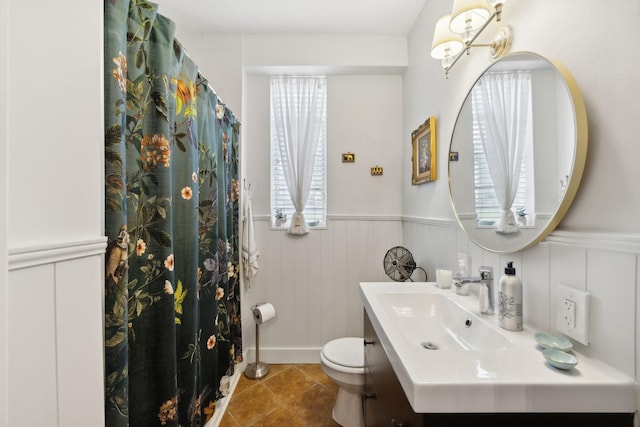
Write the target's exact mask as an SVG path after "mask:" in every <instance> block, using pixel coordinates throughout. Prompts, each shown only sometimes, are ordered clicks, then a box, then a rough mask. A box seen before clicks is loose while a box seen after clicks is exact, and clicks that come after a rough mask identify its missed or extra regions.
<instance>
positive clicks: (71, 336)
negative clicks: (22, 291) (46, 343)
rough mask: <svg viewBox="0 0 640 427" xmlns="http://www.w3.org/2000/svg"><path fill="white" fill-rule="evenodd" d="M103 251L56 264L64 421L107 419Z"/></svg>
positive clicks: (78, 422)
mask: <svg viewBox="0 0 640 427" xmlns="http://www.w3.org/2000/svg"><path fill="white" fill-rule="evenodd" d="M103 257H104V256H103V255H102V254H101V255H99V256H93V257H87V258H80V259H73V260H70V261H64V262H58V263H56V265H55V270H56V271H55V283H56V300H55V305H56V338H57V361H58V367H57V369H58V410H59V417H60V426H61V427H62V426H78V427H80V426H98V425H101V424H103V423H104V397H103V396H104V365H103V347H104V340H103V333H102V331H103V324H102V313H103V311H104V310H103V298H104V297H103V290H102V288H103V287H102V285H101V276H102V274H100V273H101V272H102V271H104V268H103V265H104V264H103V262H102V260H103Z"/></svg>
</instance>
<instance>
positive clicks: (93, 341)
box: [8, 237, 106, 427]
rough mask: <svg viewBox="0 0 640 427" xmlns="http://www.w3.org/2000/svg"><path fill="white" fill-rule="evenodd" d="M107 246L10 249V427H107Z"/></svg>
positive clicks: (94, 242) (101, 240) (96, 243)
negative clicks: (105, 326)
mask: <svg viewBox="0 0 640 427" xmlns="http://www.w3.org/2000/svg"><path fill="white" fill-rule="evenodd" d="M104 240H105V239H104V238H101V237H99V238H96V239H92V240H90V241H84V242H79V243H77V244H71V243H67V242H61V243H59V244H58V245H55V244H52V245H50V244H48V245H46V246H41V247H33V248H31V249H29V250H27V249H13V250H11V249H10V250H9V283H8V295H9V303H8V307H9V310H8V326H9V327H8V329H9V334H8V359H9V369H8V371H9V378H8V385H9V387H8V388H9V390H10V391H11V392H10V393H9V405H8V408H9V414H8V420H9V421H8V422H9V425H11V426H54V427H85V426H96V427H99V426H102V425H104V362H103V342H104V340H103V323H102V318H103V311H104V310H103V287H104V273H103V272H104V261H103V260H104V249H105V246H106V244H105V241H104ZM83 254H84V256H83Z"/></svg>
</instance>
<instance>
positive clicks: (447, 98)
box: [403, 0, 640, 378]
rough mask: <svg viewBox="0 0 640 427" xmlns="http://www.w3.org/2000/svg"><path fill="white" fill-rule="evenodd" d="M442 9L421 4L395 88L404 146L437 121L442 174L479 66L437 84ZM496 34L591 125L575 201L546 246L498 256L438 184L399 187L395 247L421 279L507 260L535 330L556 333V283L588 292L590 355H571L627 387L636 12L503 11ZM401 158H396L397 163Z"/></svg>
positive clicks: (638, 173) (639, 59)
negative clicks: (569, 93)
mask: <svg viewBox="0 0 640 427" xmlns="http://www.w3.org/2000/svg"><path fill="white" fill-rule="evenodd" d="M448 8H449V4H448V3H447V2H440V1H435V0H430V1H428V2H427V4H426V6H425V8H424V10H423V12H422V14H421V15H420V17H419V18H418V21H417V22H416V25H415V27H414V29H413V31H412V33H411V34H410V36H409V63H410V66H409V69H408V70H407V72H406V73H405V76H404V118H405V120H404V134H405V135H407V134H409V133H410V132H411V131H412V130H413V129H415V128H416V127H417V125H418V124H419V123H420V122H421V120H424V118H425V117H427V116H429V115H435V116H436V117H437V118H438V120H439V124H440V126H439V131H438V138H439V148H440V155H439V156H438V157H439V158H438V161H439V162H440V165H441V167H440V169H441V170H444V169H445V165H446V162H447V159H446V152H447V151H448V143H449V139H450V137H451V133H452V129H453V126H454V122H455V118H456V115H457V112H458V108H459V105H461V103H462V101H463V100H464V97H465V96H466V93H467V92H468V90H469V88H470V87H471V85H472V84H473V82H474V81H475V79H476V78H477V76H478V75H479V74H480V73H481V72H482V71H483V70H484V69H485V68H486V67H487V66H488V65H489V62H488V60H487V57H486V52H483V51H482V50H481V49H477V51H475V52H473V53H472V55H471V56H469V57H465V58H463V59H462V60H461V61H460V62H459V63H458V64H457V65H456V66H455V67H454V69H453V70H452V71H451V73H450V77H449V79H448V80H447V79H445V78H444V75H443V73H442V70H441V68H440V65H439V63H438V62H437V61H435V60H433V59H431V57H430V56H429V48H430V44H431V40H432V32H433V27H434V24H435V21H436V20H437V18H438V17H439V16H441V15H444V14H445V13H448ZM502 24H508V25H511V26H512V27H513V30H514V40H513V47H512V51H532V52H536V53H539V54H542V55H544V56H547V57H550V58H554V59H557V60H559V61H560V62H562V63H563V64H564V65H565V66H567V67H568V69H569V70H570V71H571V72H572V74H573V76H574V77H575V79H576V81H577V82H578V85H579V86H580V88H581V90H582V93H583V96H584V98H585V103H586V107H587V115H588V119H589V153H588V157H587V165H586V170H585V174H584V177H583V180H582V184H581V187H580V189H579V191H578V194H577V196H576V199H575V201H574V203H573V205H572V207H571V209H570V210H569V212H568V214H567V216H566V217H565V219H564V221H563V222H562V223H561V224H560V226H559V227H558V230H557V231H556V232H554V233H552V235H551V236H550V237H549V238H548V239H546V241H545V242H544V243H541V244H539V245H537V246H535V247H533V248H531V249H529V250H527V251H523V252H520V253H516V254H507V255H497V254H494V253H490V252H486V251H483V250H481V249H480V248H478V247H477V246H475V245H474V244H473V243H470V242H469V240H468V239H467V237H466V236H465V234H464V233H463V232H462V231H461V230H460V229H459V227H458V225H457V223H456V222H455V219H454V218H455V217H454V214H453V211H452V209H451V207H450V202H449V197H448V194H447V191H448V190H447V180H446V176H444V177H443V179H439V180H438V181H436V182H435V183H432V184H425V185H422V186H419V187H411V186H409V185H407V184H405V185H404V214H405V216H406V217H405V220H406V221H405V223H404V233H403V236H404V244H405V245H406V246H408V247H409V248H410V249H412V250H413V251H414V253H416V254H417V255H416V258H417V261H418V264H421V263H423V264H425V265H427V266H428V267H429V269H430V271H431V272H433V270H434V269H435V268H442V267H445V268H452V269H453V268H454V267H455V265H456V252H459V251H462V252H468V253H470V254H471V256H472V258H473V268H474V269H476V268H477V267H478V266H480V265H483V264H484V265H491V266H493V267H494V268H495V270H496V272H497V273H498V274H501V271H502V269H503V266H504V264H505V261H506V260H507V259H513V260H514V261H515V265H516V267H517V268H518V274H519V275H520V276H521V277H522V279H523V283H524V289H525V297H524V309H525V318H526V321H527V322H528V323H529V324H531V325H532V326H533V327H535V328H537V329H541V330H547V331H554V330H555V310H556V303H555V295H556V290H557V286H558V285H559V284H560V283H566V284H569V285H570V286H573V287H576V288H579V289H586V290H587V291H589V292H590V293H591V294H592V305H591V318H590V325H591V344H590V345H589V346H588V347H584V346H582V345H578V346H577V347H578V349H579V351H583V352H585V353H587V354H589V355H592V356H594V357H598V358H601V359H602V360H604V361H605V362H608V363H609V364H611V365H613V366H615V367H617V368H618V369H620V370H622V371H623V372H625V373H627V374H629V375H631V376H633V377H636V378H637V377H638V372H639V371H640V350H639V347H638V346H639V343H640V339H639V337H640V324H639V323H638V320H636V318H637V317H638V313H640V303H639V301H638V297H639V293H638V292H637V289H638V285H639V279H638V276H639V275H638V268H639V267H638V266H639V265H640V259H638V257H639V256H640V234H639V231H640V223H639V222H638V221H637V217H638V215H637V212H638V209H639V208H640V191H638V182H640V179H639V178H640V170H639V169H638V167H637V159H638V158H639V156H640V145H638V144H637V143H636V139H637V132H635V130H634V127H633V123H635V121H637V117H640V104H639V103H638V102H637V99H636V98H637V96H636V95H637V94H638V93H640V82H639V81H638V79H637V78H636V74H637V72H636V70H637V69H638V67H639V66H640V51H638V50H637V49H633V48H631V46H632V43H634V42H633V41H635V40H638V39H639V38H640V3H638V2H637V1H635V0H616V1H613V2H609V3H607V7H606V8H602V7H601V5H600V3H598V2H596V1H595V0H587V1H585V0H567V1H562V2H557V1H553V0H538V1H535V2H507V3H506V4H505V12H504V16H503V23H502ZM492 27H494V28H495V25H493V24H492ZM604 28H607V30H606V31H598V29H604ZM601 52H606V55H599V53H601ZM425 93H428V94H430V95H431V96H424V94H425ZM409 155H410V152H409V150H408V148H407V147H405V159H407V158H408V156H409ZM405 163H406V162H405ZM406 173H408V172H406ZM434 242H437V244H434Z"/></svg>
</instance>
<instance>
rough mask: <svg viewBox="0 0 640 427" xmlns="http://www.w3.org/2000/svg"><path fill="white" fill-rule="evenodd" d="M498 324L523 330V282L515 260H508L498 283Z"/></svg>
mask: <svg viewBox="0 0 640 427" xmlns="http://www.w3.org/2000/svg"><path fill="white" fill-rule="evenodd" d="M498 325H500V327H501V328H504V329H507V330H509V331H521V330H522V282H521V281H520V279H518V278H517V277H516V269H515V268H513V261H508V262H507V267H506V268H505V269H504V275H503V276H502V277H501V278H500V283H499V285H498Z"/></svg>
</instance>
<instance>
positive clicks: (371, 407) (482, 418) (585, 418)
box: [362, 311, 634, 427]
mask: <svg viewBox="0 0 640 427" xmlns="http://www.w3.org/2000/svg"><path fill="white" fill-rule="evenodd" d="M364 360H365V362H364V365H365V386H364V393H363V396H362V404H363V411H364V419H365V427H419V426H422V427H468V426H474V427H516V426H517V427H540V426H544V427H633V417H634V414H601V413H598V414H586V413H579V414H577V413H561V414H557V413H554V414H551V413H495V414H491V413H482V414H438V413H434V414H416V413H415V412H414V411H413V408H412V407H411V405H410V403H409V401H408V400H407V397H406V395H405V394H404V390H403V389H402V386H401V385H400V382H399V381H398V378H397V377H396V374H395V372H394V371H393V367H392V366H391V364H390V363H389V359H388V358H387V355H386V353H385V352H384V349H383V348H382V345H381V344H380V342H379V340H378V336H377V335H376V332H375V331H374V329H373V326H372V325H371V321H370V320H369V316H368V315H367V313H366V311H365V312H364Z"/></svg>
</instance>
